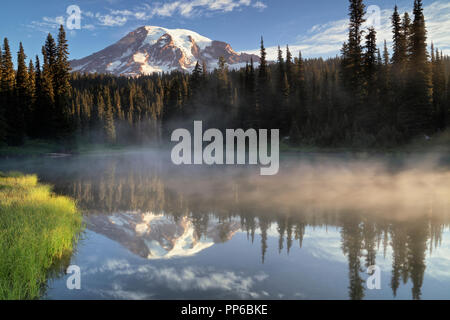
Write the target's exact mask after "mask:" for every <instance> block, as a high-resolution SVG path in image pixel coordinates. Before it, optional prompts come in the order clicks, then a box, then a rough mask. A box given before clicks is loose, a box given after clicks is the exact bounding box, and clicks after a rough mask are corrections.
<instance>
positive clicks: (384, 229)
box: [0, 152, 450, 299]
mask: <svg viewBox="0 0 450 320" xmlns="http://www.w3.org/2000/svg"><path fill="white" fill-rule="evenodd" d="M448 160H449V159H448V156H447V158H445V157H444V156H442V155H434V156H429V155H428V156H420V155H418V156H408V157H399V156H397V157H393V156H391V157H389V158H386V157H383V158H382V157H375V156H371V157H368V156H355V155H308V156H290V157H286V159H283V161H282V164H281V169H280V173H279V175H277V176H274V177H261V176H259V168H248V167H240V168H239V167H215V168H212V167H175V166H173V165H171V164H170V162H169V161H168V159H166V158H164V157H162V156H160V155H158V154H156V153H151V152H148V153H126V154H120V155H96V156H78V157H67V158H54V159H51V158H40V159H34V160H22V161H14V162H12V161H10V162H5V161H2V162H1V163H0V170H19V171H22V172H27V173H37V174H38V175H39V177H40V179H41V181H42V182H44V183H50V184H53V185H54V186H55V191H56V192H57V193H59V194H65V195H68V196H71V197H73V198H75V199H76V200H77V201H78V203H79V206H80V207H81V208H82V210H83V215H84V222H85V224H86V230H85V232H84V233H83V234H82V239H81V240H80V242H79V243H78V245H77V248H76V251H75V252H74V253H73V255H72V257H71V258H70V261H67V262H66V264H67V265H69V264H70V265H78V266H79V267H80V268H81V276H82V280H81V281H82V284H81V286H82V287H81V290H73V291H71V290H68V289H67V288H66V280H67V277H68V276H67V275H64V274H60V275H59V276H57V277H52V278H51V279H49V281H48V288H47V290H46V293H45V295H44V296H43V299H450V231H449V222H450V169H449V165H448V164H449V163H450V162H449V161H448ZM371 265H377V266H379V267H380V269H381V290H368V289H367V286H366V280H367V278H368V277H369V275H368V274H367V267H368V266H371Z"/></svg>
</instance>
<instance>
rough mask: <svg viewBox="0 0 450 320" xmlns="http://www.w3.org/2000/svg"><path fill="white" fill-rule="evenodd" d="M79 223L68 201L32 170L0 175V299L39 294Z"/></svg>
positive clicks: (73, 205)
mask: <svg viewBox="0 0 450 320" xmlns="http://www.w3.org/2000/svg"><path fill="white" fill-rule="evenodd" d="M81 228H82V218H81V214H80V212H79V211H78V209H77V206H76V203H75V201H74V200H72V199H70V198H68V197H63V196H57V195H55V194H53V193H52V189H51V187H50V186H48V185H42V184H40V183H39V182H38V178H37V176H35V175H22V174H20V173H10V174H8V175H5V174H0V230H1V232H0V300H20V299H36V298H39V296H40V294H41V293H42V290H43V288H44V287H45V285H46V281H47V276H48V273H49V272H50V271H51V270H52V268H53V269H54V267H55V265H57V263H58V260H60V259H61V258H63V257H64V256H65V255H66V254H67V253H68V252H72V250H73V248H74V244H75V243H76V241H77V235H78V234H79V232H80V231H81Z"/></svg>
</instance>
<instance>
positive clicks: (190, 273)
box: [84, 260, 268, 299]
mask: <svg viewBox="0 0 450 320" xmlns="http://www.w3.org/2000/svg"><path fill="white" fill-rule="evenodd" d="M98 273H107V274H110V275H112V276H113V277H117V276H122V277H124V276H133V277H139V278H142V280H143V281H148V282H149V283H152V284H157V285H158V284H159V285H164V286H165V287H167V288H169V289H171V290H173V291H190V290H199V291H209V290H220V291H223V292H225V293H227V292H228V293H233V294H237V295H239V296H240V297H242V298H243V299H244V298H247V299H248V298H253V299H256V298H260V297H262V295H263V293H262V292H261V293H259V292H257V291H255V290H254V286H255V285H256V284H258V283H261V282H263V281H265V280H267V278H268V275H267V274H265V273H262V272H260V273H256V274H254V275H244V274H242V273H237V272H235V271H229V270H222V271H219V270H216V269H215V268H212V267H193V266H189V267H181V268H174V267H159V268H156V267H154V266H152V265H148V264H145V265H131V264H130V263H128V262H127V261H126V260H108V261H106V262H105V264H104V265H103V266H101V267H100V268H94V269H90V270H87V271H85V272H84V274H85V275H93V276H95V275H96V274H98ZM113 289H114V290H113V291H111V292H114V294H115V295H120V296H122V297H123V296H125V297H127V296H129V294H130V293H133V292H128V291H126V290H125V289H123V288H117V287H116V288H113ZM118 291H119V292H118ZM106 292H107V291H105V292H104V293H106ZM133 294H134V293H133ZM143 297H145V294H143V293H139V294H138V295H136V297H133V298H136V299H141V298H143Z"/></svg>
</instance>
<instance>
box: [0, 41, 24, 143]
mask: <svg viewBox="0 0 450 320" xmlns="http://www.w3.org/2000/svg"><path fill="white" fill-rule="evenodd" d="M1 72H2V77H1V81H2V82H1V92H2V101H1V103H2V105H3V108H4V117H5V122H6V126H5V127H6V130H5V131H6V140H7V143H8V144H13V145H17V144H18V143H20V141H21V138H20V137H18V136H17V131H16V129H15V126H20V125H21V123H18V122H17V120H16V118H15V117H16V108H15V102H16V99H15V95H14V89H15V80H16V76H15V71H14V65H13V61H12V55H11V49H10V47H9V41H8V39H7V38H5V39H4V41H3V53H2V66H1Z"/></svg>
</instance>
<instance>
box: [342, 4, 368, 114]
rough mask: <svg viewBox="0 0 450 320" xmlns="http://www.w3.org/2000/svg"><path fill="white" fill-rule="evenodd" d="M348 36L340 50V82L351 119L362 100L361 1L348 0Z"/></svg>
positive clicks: (363, 9)
mask: <svg viewBox="0 0 450 320" xmlns="http://www.w3.org/2000/svg"><path fill="white" fill-rule="evenodd" d="M349 2H350V6H349V16H350V25H349V34H348V42H347V43H346V44H344V47H343V49H342V53H343V59H342V80H343V84H344V87H345V89H346V91H347V93H348V94H349V96H350V97H351V100H349V105H350V110H349V115H350V117H351V118H352V119H353V118H354V117H355V112H356V111H357V110H358V109H359V108H360V106H361V104H362V103H363V102H362V99H363V96H364V94H363V92H364V91H363V76H364V75H363V48H362V43H361V42H362V35H363V29H362V27H363V23H364V22H365V18H364V16H365V5H364V3H363V1H362V0H349Z"/></svg>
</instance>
